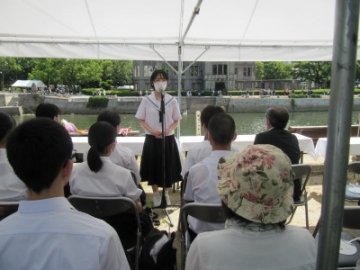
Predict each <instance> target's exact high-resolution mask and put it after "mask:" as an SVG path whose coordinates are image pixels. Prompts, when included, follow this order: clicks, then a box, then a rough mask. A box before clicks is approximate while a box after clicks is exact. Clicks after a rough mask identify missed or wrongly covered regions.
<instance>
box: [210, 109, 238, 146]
mask: <svg viewBox="0 0 360 270" xmlns="http://www.w3.org/2000/svg"><path fill="white" fill-rule="evenodd" d="M235 128H236V127H235V121H234V119H233V118H232V117H231V116H230V115H228V114H226V113H217V114H215V115H214V116H213V117H211V119H210V121H209V127H208V130H209V133H210V136H211V138H212V139H213V141H214V142H215V143H216V144H218V145H222V146H225V145H227V144H229V143H231V142H232V140H233V139H234V135H235Z"/></svg>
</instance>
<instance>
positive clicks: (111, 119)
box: [97, 111, 121, 128]
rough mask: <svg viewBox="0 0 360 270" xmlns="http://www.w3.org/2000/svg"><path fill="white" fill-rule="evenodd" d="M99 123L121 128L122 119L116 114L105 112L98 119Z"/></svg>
mask: <svg viewBox="0 0 360 270" xmlns="http://www.w3.org/2000/svg"><path fill="white" fill-rule="evenodd" d="M99 121H104V122H108V123H109V124H110V125H112V126H113V127H114V128H116V126H120V123H121V118H120V116H119V114H117V113H116V112H112V111H103V112H102V113H100V114H99V115H98V117H97V122H99Z"/></svg>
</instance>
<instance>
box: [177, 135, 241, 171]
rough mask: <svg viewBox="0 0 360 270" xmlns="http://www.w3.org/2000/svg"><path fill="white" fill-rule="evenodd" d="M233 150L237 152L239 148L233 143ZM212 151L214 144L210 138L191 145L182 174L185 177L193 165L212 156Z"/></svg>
mask: <svg viewBox="0 0 360 270" xmlns="http://www.w3.org/2000/svg"><path fill="white" fill-rule="evenodd" d="M231 151H232V152H236V151H238V149H237V148H236V147H234V145H231ZM211 152H212V146H211V144H210V142H209V140H204V141H202V142H199V143H194V144H193V145H191V146H190V148H189V151H188V153H187V155H186V158H185V161H184V165H183V166H182V171H181V175H182V176H183V177H184V176H185V174H186V173H187V172H188V171H190V168H191V167H192V166H194V165H195V164H197V163H199V162H200V161H202V160H203V159H204V158H206V157H208V156H210V154H211Z"/></svg>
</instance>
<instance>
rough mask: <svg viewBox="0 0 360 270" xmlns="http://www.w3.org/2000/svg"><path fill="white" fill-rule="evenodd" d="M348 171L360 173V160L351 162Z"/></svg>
mask: <svg viewBox="0 0 360 270" xmlns="http://www.w3.org/2000/svg"><path fill="white" fill-rule="evenodd" d="M348 172H352V173H356V174H360V161H355V162H351V163H349V165H348Z"/></svg>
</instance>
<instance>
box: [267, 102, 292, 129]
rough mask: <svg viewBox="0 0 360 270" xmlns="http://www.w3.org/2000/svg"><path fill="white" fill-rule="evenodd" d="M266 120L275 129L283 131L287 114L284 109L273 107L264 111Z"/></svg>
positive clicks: (287, 117) (287, 119) (286, 121)
mask: <svg viewBox="0 0 360 270" xmlns="http://www.w3.org/2000/svg"><path fill="white" fill-rule="evenodd" d="M266 118H267V119H268V120H269V122H270V125H271V126H272V127H273V128H276V129H284V128H285V127H286V125H287V123H288V121H289V112H288V111H287V109H286V108H285V107H281V106H274V107H272V108H270V109H268V110H267V111H266Z"/></svg>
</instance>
